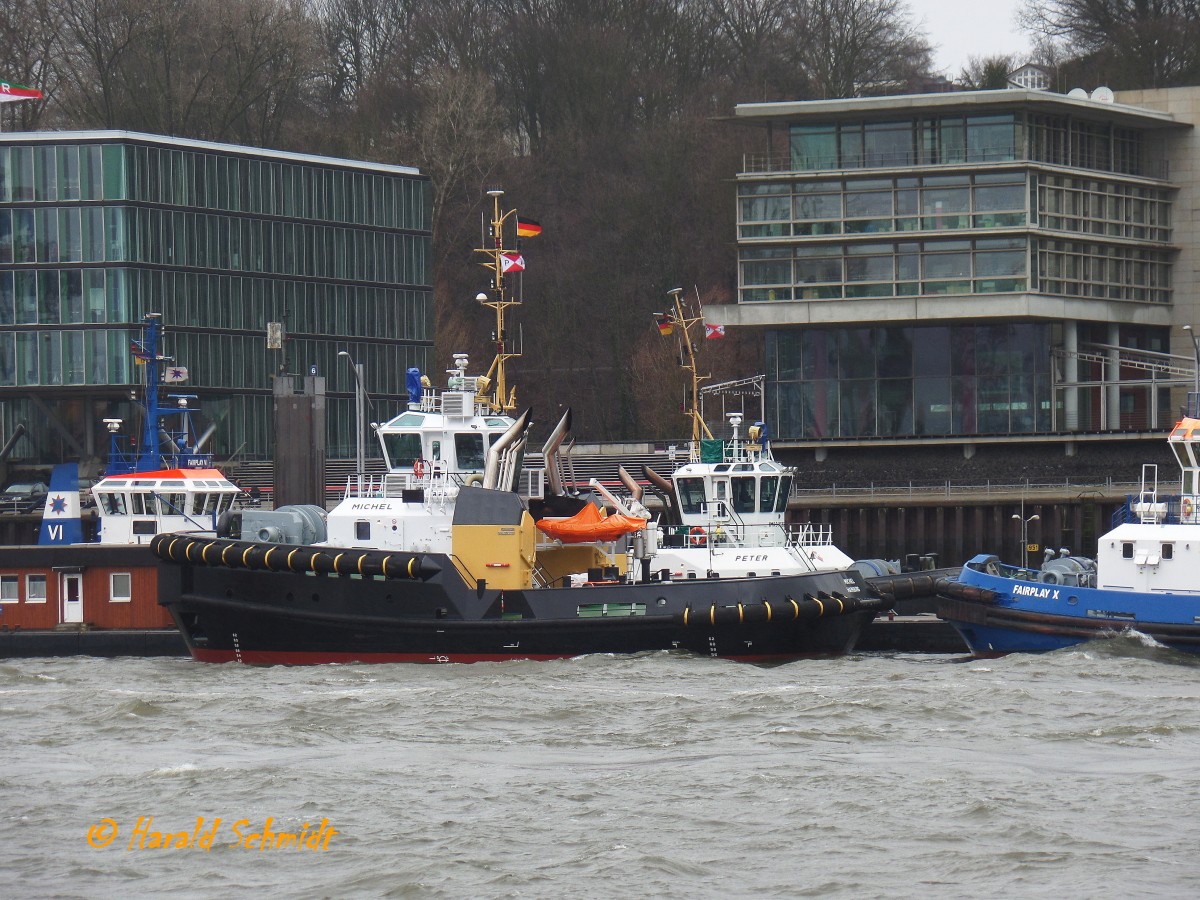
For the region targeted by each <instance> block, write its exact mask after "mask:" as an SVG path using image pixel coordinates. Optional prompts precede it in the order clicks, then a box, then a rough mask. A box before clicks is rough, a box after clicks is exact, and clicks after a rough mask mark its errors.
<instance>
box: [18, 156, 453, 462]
mask: <svg viewBox="0 0 1200 900" xmlns="http://www.w3.org/2000/svg"><path fill="white" fill-rule="evenodd" d="M430 205H431V201H430V184H429V181H428V179H427V178H426V177H424V176H422V175H421V174H420V173H419V172H418V171H417V170H415V169H412V168H407V167H402V166H388V165H379V164H372V163H365V162H356V161H350V160H341V159H331V158H326V157H319V156H307V155H302V154H295V153H283V152H275V151H269V150H257V149H253V148H248V147H237V146H230V145H224V144H212V143H206V142H201V141H188V140H179V139H174V138H165V137H158V136H153V135H145V134H134V133H128V132H69V133H68V132H61V133H54V132H44V133H43V132H39V133H26V134H0V439H2V437H3V436H7V435H10V434H12V433H13V430H14V429H15V428H16V427H17V425H18V423H24V425H25V427H26V436H25V438H24V439H23V440H22V442H21V443H20V444H18V449H17V452H16V453H15V454H14V456H15V457H18V458H24V459H27V460H30V461H37V462H56V461H59V460H62V459H72V458H89V457H96V456H103V454H104V452H105V446H104V445H103V444H102V440H103V430H104V429H103V425H102V424H100V423H101V420H102V419H104V418H110V417H119V418H123V419H125V420H126V421H130V419H131V417H132V416H133V415H134V408H133V406H132V404H131V403H130V396H131V392H134V391H136V390H137V386H138V378H139V377H140V375H141V371H140V369H139V367H138V366H136V365H135V360H134V358H133V355H132V354H131V352H130V341H131V339H134V338H136V337H138V336H139V334H140V327H139V326H140V323H141V322H142V319H143V316H144V315H145V314H146V313H151V312H157V313H161V314H162V321H163V325H164V329H165V335H166V337H165V347H164V352H165V353H166V354H167V355H169V356H170V357H171V358H172V359H173V364H174V365H176V366H181V367H184V368H186V370H187V374H188V380H187V381H186V382H183V383H181V384H180V385H178V392H180V393H183V392H186V393H189V394H193V395H195V397H196V401H195V402H198V403H199V407H200V410H201V418H202V419H204V420H206V421H207V422H208V423H209V424H211V425H213V426H215V432H214V437H213V449H214V450H215V451H216V452H217V454H218V455H219V456H226V455H232V454H238V455H239V456H240V457H241V458H248V459H266V458H270V456H271V453H272V449H273V444H274V435H273V426H272V422H273V416H272V409H273V401H272V378H273V376H275V375H277V374H282V373H297V374H308V373H310V372H313V371H314V370H315V372H316V373H317V374H320V375H324V376H326V377H327V389H328V391H329V395H328V403H327V421H328V427H329V434H328V450H329V454H330V455H331V456H344V457H349V456H353V453H354V428H355V424H354V423H355V417H354V384H355V383H354V378H353V372H352V371H351V370H350V367H349V366H348V365H347V364H346V360H345V359H342V360H340V361H339V360H338V357H337V354H338V352H339V351H340V350H347V351H348V352H349V353H350V355H351V356H352V358H353V359H354V361H356V362H358V363H361V364H362V365H363V369H364V375H365V380H366V383H367V388H368V391H369V392H370V394H371V395H372V397H373V398H377V399H378V400H379V401H381V402H383V403H384V404H386V405H387V406H388V407H392V406H394V405H395V404H398V403H400V402H402V398H403V397H404V396H405V392H404V381H405V371H406V369H408V368H409V367H410V366H416V367H419V368H421V370H422V371H427V370H428V368H429V364H430V362H431V360H432V348H433V310H432V289H431V274H430V272H429V260H430V240H431V232H430ZM271 322H278V323H282V324H283V328H284V333H285V335H286V340H285V341H284V345H283V348H282V349H280V350H275V349H268V346H267V339H266V336H267V326H268V323H271ZM339 362H340V365H339Z"/></svg>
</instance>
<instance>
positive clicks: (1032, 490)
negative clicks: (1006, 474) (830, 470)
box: [791, 477, 1140, 500]
mask: <svg viewBox="0 0 1200 900" xmlns="http://www.w3.org/2000/svg"><path fill="white" fill-rule="evenodd" d="M1139 489H1140V483H1139V482H1136V481H1115V480H1114V479H1112V478H1111V477H1109V478H1106V479H1104V480H1103V481H1096V480H1094V479H1088V480H1077V479H1071V478H1064V479H1062V480H1059V481H1029V480H1025V481H1018V482H999V481H990V480H989V481H985V482H984V483H982V484H978V483H956V482H953V481H950V480H946V481H943V482H925V483H919V482H914V481H910V482H908V483H907V484H876V483H875V482H871V483H870V484H867V485H846V484H841V485H839V484H830V485H825V486H823V487H811V488H810V487H802V486H798V485H795V484H793V485H792V490H791V498H792V499H795V500H800V499H804V498H806V497H926V498H932V497H962V496H969V497H979V496H988V495H990V494H1004V495H1011V494H1031V495H1036V494H1047V493H1058V494H1061V493H1078V494H1079V495H1080V496H1083V495H1085V494H1089V493H1104V494H1110V495H1112V494H1128V493H1137V491H1138V490H1139Z"/></svg>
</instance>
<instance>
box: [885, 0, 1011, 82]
mask: <svg viewBox="0 0 1200 900" xmlns="http://www.w3.org/2000/svg"><path fill="white" fill-rule="evenodd" d="M908 2H909V4H910V6H911V7H912V11H913V18H914V19H915V20H916V21H917V22H921V21H922V20H924V25H925V32H926V33H927V34H928V35H929V42H930V43H931V44H933V59H934V68H936V69H937V70H938V71H940V72H942V73H943V74H945V75H948V76H950V77H954V76H956V75H958V73H959V71H960V70H961V69H962V67H963V66H964V65H966V63H967V57H969V56H996V55H998V54H1004V53H1011V54H1014V55H1015V56H1016V57H1017V63H1018V64H1020V63H1023V62H1025V58H1024V57H1025V55H1026V53H1028V51H1029V41H1028V39H1027V38H1026V37H1025V35H1023V34H1022V33H1021V32H1020V31H1018V30H1017V23H1016V12H1017V9H1018V7H1019V6H1020V0H984V2H978V0H908Z"/></svg>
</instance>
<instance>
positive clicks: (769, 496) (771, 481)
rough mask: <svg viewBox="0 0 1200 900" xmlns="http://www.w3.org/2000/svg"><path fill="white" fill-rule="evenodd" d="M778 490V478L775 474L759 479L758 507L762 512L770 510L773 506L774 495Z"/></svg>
mask: <svg viewBox="0 0 1200 900" xmlns="http://www.w3.org/2000/svg"><path fill="white" fill-rule="evenodd" d="M778 491H779V478H778V477H777V476H775V475H767V476H764V477H763V478H762V479H761V480H760V481H759V487H758V508H759V509H760V510H762V511H763V512H771V511H772V510H773V509H774V508H775V496H776V494H777V493H778Z"/></svg>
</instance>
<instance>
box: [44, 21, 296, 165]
mask: <svg viewBox="0 0 1200 900" xmlns="http://www.w3.org/2000/svg"><path fill="white" fill-rule="evenodd" d="M61 2H62V10H63V28H62V31H61V34H60V39H59V52H60V53H61V57H62V60H63V63H62V65H63V70H64V74H63V91H62V95H61V101H62V104H63V107H64V110H65V111H66V113H67V114H68V115H69V116H70V117H71V118H72V119H73V120H74V121H76V122H78V123H79V124H81V125H91V126H101V127H108V128H129V129H138V130H146V131H153V132H159V133H162V134H174V135H186V136H189V137H198V138H208V139H213V140H237V141H242V142H244V143H251V144H269V143H274V142H276V141H278V140H279V137H280V134H281V130H282V129H283V127H284V125H285V122H286V120H287V117H288V114H289V113H290V112H291V111H292V110H293V109H294V108H296V107H297V106H299V105H300V100H301V98H302V96H303V93H304V91H305V86H306V83H307V81H308V80H309V78H310V73H309V71H308V68H309V63H308V60H310V59H311V58H312V57H313V56H314V53H313V48H314V43H313V34H312V30H311V28H310V27H309V23H308V20H307V17H306V14H305V9H304V6H303V3H302V0H61Z"/></svg>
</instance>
